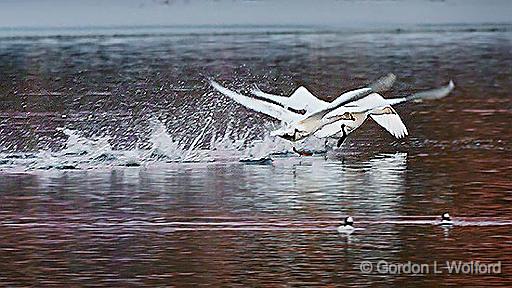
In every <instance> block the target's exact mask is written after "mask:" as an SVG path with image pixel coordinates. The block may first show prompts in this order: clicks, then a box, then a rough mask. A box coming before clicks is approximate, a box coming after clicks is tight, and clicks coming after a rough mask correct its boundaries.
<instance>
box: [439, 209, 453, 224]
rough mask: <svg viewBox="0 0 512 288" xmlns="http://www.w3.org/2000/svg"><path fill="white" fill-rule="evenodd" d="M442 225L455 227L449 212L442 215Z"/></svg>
mask: <svg viewBox="0 0 512 288" xmlns="http://www.w3.org/2000/svg"><path fill="white" fill-rule="evenodd" d="M440 224H441V225H453V222H452V219H451V218H450V214H448V212H444V213H443V215H441V223H440Z"/></svg>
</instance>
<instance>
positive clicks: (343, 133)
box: [210, 74, 455, 147]
mask: <svg viewBox="0 0 512 288" xmlns="http://www.w3.org/2000/svg"><path fill="white" fill-rule="evenodd" d="M395 79H396V77H395V76H394V75H393V74H388V75H386V76H385V77H382V78H380V79H379V80H378V81H376V82H375V83H373V84H372V85H369V86H368V87H365V88H360V89H356V90H352V91H349V92H346V93H344V94H342V95H340V96H339V97H338V98H336V99H335V100H334V101H332V102H330V103H329V102H325V101H323V100H320V99H318V98H317V97H315V96H314V95H313V94H311V93H310V92H309V91H308V90H307V89H306V88H305V87H299V88H298V89H297V90H295V92H294V93H293V94H292V95H291V96H290V97H285V96H280V95H273V94H268V93H265V92H262V91H261V90H259V89H257V88H256V89H253V90H252V93H253V94H254V95H255V96H257V97H259V98H263V99H265V100H261V99H256V98H252V97H248V96H245V95H242V94H239V93H236V92H234V91H231V90H229V89H227V88H224V87H222V86H221V85H220V84H218V83H217V82H215V81H210V83H211V85H212V86H213V87H214V88H215V89H216V90H218V91H219V92H221V93H222V94H224V95H226V96H228V97H230V98H231V99H233V100H234V101H236V102H238V103H239V104H241V105H243V106H245V107H247V108H249V109H252V110H254V111H257V112H261V113H263V114H266V115H268V116H271V117H273V118H275V119H278V120H281V121H282V122H283V124H284V125H283V127H282V128H280V129H278V130H275V131H273V132H272V133H271V135H273V136H279V137H281V138H284V139H287V140H290V141H299V140H302V139H304V138H306V137H309V136H311V135H315V136H316V137H319V138H326V137H337V138H339V140H338V147H339V146H340V145H341V144H342V143H343V141H344V140H345V138H346V137H347V135H348V134H349V133H351V132H353V131H354V130H355V129H357V128H358V127H359V126H361V125H362V124H363V123H364V121H365V120H366V119H367V118H368V117H371V118H372V119H374V120H375V122H377V123H378V124H379V125H380V126H382V127H384V128H385V129H386V130H387V131H388V132H390V133H391V134H392V135H393V136H395V137H396V138H401V137H404V136H406V135H408V131H407V128H406V127H405V125H404V124H403V122H402V120H401V119H400V116H398V114H397V113H396V111H395V110H394V109H393V107H392V105H395V104H399V103H403V102H406V101H412V100H423V99H439V98H443V97H445V96H447V95H448V94H449V93H450V92H451V91H452V90H453V89H454V87H455V85H454V83H453V81H450V83H449V84H448V85H447V86H444V87H441V88H438V89H433V90H429V91H423V92H419V93H415V94H412V95H409V96H407V97H402V98H392V99H385V98H383V97H382V96H381V95H380V94H378V93H379V92H383V91H386V90H388V89H389V88H390V87H391V86H392V85H393V83H394V81H395ZM266 100H270V101H272V102H270V101H266Z"/></svg>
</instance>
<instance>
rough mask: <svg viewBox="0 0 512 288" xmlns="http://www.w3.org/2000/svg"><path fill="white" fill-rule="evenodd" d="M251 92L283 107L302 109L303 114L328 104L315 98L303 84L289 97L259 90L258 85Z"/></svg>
mask: <svg viewBox="0 0 512 288" xmlns="http://www.w3.org/2000/svg"><path fill="white" fill-rule="evenodd" d="M251 93H252V94H254V95H256V96H258V97H260V98H264V99H267V100H270V101H273V102H276V103H279V104H281V105H283V106H284V107H285V108H288V107H290V108H292V109H294V110H296V111H301V110H304V114H310V113H313V112H315V111H318V110H321V109H323V108H324V107H326V106H327V105H329V103H328V102H325V101H323V100H320V99H318V98H316V97H315V95H313V94H311V92H309V91H308V89H306V87H304V86H300V87H299V88H297V90H295V91H294V92H293V93H292V95H291V96H290V97H286V96H281V95H274V94H269V93H265V92H263V91H261V90H260V89H259V88H258V86H255V87H254V88H253V89H252V90H251Z"/></svg>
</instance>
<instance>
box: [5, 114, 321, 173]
mask: <svg viewBox="0 0 512 288" xmlns="http://www.w3.org/2000/svg"><path fill="white" fill-rule="evenodd" d="M212 122H213V120H212V119H211V118H208V119H207V121H206V124H204V125H203V127H202V128H201V130H200V131H199V132H198V134H197V135H195V137H193V138H181V139H179V140H178V139H177V138H176V137H174V136H173V135H172V134H170V133H169V132H168V131H167V127H166V126H165V125H164V124H163V123H162V122H161V121H158V120H155V119H153V120H151V121H150V130H151V134H150V135H149V139H148V140H149V144H150V145H149V148H148V149H141V148H139V146H140V145H138V144H137V145H135V148H133V149H131V150H115V149H114V148H113V147H112V145H111V144H110V142H109V141H111V138H110V137H108V136H107V137H89V138H88V137H85V136H82V135H80V133H79V132H78V131H76V130H71V129H60V131H61V132H62V133H64V134H65V135H66V136H67V137H68V138H67V141H66V143H65V147H64V149H62V150H61V151H57V152H53V151H49V150H43V151H39V152H36V153H8V152H0V170H5V169H15V170H34V169H92V168H98V167H109V166H110V167H111V166H143V165H146V164H148V163H152V162H163V163H183V162H212V161H222V162H229V161H239V160H246V159H261V158H268V157H270V156H275V155H290V154H291V151H292V144H291V143H289V142H287V141H284V140H282V139H280V138H276V137H271V136H270V135H269V133H265V134H264V135H262V138H260V139H256V140H249V137H250V135H251V132H253V130H252V129H248V130H246V131H245V132H244V133H243V134H237V133H235V132H234V129H233V123H230V124H229V125H228V127H227V128H226V129H225V131H224V133H223V134H220V135H221V136H219V137H218V136H217V135H218V134H219V133H217V131H216V130H215V129H210V128H211V126H212ZM266 128H268V129H265V130H266V131H270V130H271V129H272V128H275V127H266ZM208 137H210V141H209V144H207V147H204V145H203V144H202V143H204V142H205V139H207V138H208ZM313 141H314V140H313ZM317 142H319V141H317ZM314 143H315V142H311V141H309V142H308V143H306V144H305V145H308V147H314V145H315V144H314ZM317 144H318V143H317ZM299 145H300V144H299Z"/></svg>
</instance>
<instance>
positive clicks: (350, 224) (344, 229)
mask: <svg viewBox="0 0 512 288" xmlns="http://www.w3.org/2000/svg"><path fill="white" fill-rule="evenodd" d="M337 230H338V232H339V233H345V234H351V233H352V232H354V230H356V228H354V219H352V217H351V216H348V217H346V218H345V220H344V221H343V225H341V226H339V227H338V229H337Z"/></svg>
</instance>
